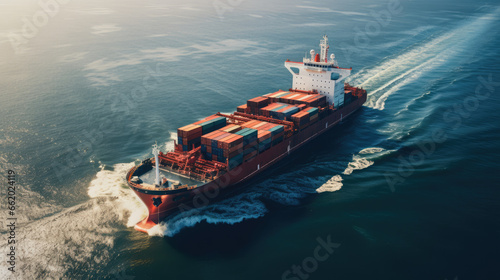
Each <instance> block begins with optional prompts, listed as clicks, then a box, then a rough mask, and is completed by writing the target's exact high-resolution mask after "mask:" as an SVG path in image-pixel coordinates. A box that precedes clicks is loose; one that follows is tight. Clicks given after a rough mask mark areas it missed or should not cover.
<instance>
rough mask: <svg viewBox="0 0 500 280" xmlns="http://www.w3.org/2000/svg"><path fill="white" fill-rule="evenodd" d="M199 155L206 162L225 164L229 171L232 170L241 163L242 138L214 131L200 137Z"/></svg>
mask: <svg viewBox="0 0 500 280" xmlns="http://www.w3.org/2000/svg"><path fill="white" fill-rule="evenodd" d="M201 153H202V155H203V157H204V158H205V159H207V160H213V161H218V162H222V163H226V162H227V163H228V166H229V169H232V168H234V167H236V166H238V165H240V164H241V163H243V137H242V136H241V135H237V134H234V133H228V132H224V131H220V130H217V131H214V132H212V133H209V134H207V135H204V136H202V137H201Z"/></svg>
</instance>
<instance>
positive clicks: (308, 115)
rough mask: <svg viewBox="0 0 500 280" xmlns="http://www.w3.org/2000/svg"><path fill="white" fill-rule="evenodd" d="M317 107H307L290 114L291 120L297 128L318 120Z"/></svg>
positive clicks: (302, 127)
mask: <svg viewBox="0 0 500 280" xmlns="http://www.w3.org/2000/svg"><path fill="white" fill-rule="evenodd" d="M318 113H319V109H318V108H315V107H307V108H305V109H303V110H302V111H300V112H298V113H296V114H294V115H292V121H293V123H294V124H295V126H296V127H298V128H299V129H304V128H306V127H308V126H309V125H310V124H311V123H313V122H315V121H317V120H318Z"/></svg>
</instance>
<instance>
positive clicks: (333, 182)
mask: <svg viewBox="0 0 500 280" xmlns="http://www.w3.org/2000/svg"><path fill="white" fill-rule="evenodd" d="M341 188H342V177H341V176H340V175H335V176H333V177H332V178H330V180H328V181H326V182H325V183H324V184H323V185H321V187H319V188H317V189H316V192H318V193H322V192H335V191H338V190H340V189H341Z"/></svg>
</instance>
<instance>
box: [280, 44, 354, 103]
mask: <svg viewBox="0 0 500 280" xmlns="http://www.w3.org/2000/svg"><path fill="white" fill-rule="evenodd" d="M319 46H320V53H316V52H315V51H314V50H311V51H310V55H311V57H310V58H308V57H304V59H303V62H294V61H288V60H287V61H286V62H285V67H286V68H287V69H288V71H290V73H292V75H293V86H292V89H294V90H304V91H316V92H317V93H319V94H323V95H326V97H327V100H328V103H330V105H331V104H334V107H335V108H337V107H339V106H342V105H343V104H344V79H345V78H347V77H348V76H349V75H351V70H352V68H340V67H338V65H337V61H336V60H335V55H334V54H333V53H332V54H331V55H330V61H328V58H327V57H328V49H329V48H330V46H329V45H328V37H327V36H326V35H325V36H323V40H321V42H320V44H319ZM295 69H296V71H294V70H295Z"/></svg>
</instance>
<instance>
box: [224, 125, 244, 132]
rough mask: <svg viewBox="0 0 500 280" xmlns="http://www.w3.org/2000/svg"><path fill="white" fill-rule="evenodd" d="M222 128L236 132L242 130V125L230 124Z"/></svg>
mask: <svg viewBox="0 0 500 280" xmlns="http://www.w3.org/2000/svg"><path fill="white" fill-rule="evenodd" d="M220 130H221V131H224V132H229V133H236V132H238V131H240V130H241V126H239V125H237V124H228V125H226V126H225V127H223V128H221V129H220Z"/></svg>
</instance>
